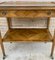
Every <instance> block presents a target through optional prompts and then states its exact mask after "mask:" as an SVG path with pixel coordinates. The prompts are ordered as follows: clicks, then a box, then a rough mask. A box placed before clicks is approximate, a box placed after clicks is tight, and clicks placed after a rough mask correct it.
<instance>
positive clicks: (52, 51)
mask: <svg viewBox="0 0 55 60" xmlns="http://www.w3.org/2000/svg"><path fill="white" fill-rule="evenodd" d="M54 47H55V31H54V37H53V42H52V50H51V55H50V56H51V58H52V59H53V53H54Z"/></svg>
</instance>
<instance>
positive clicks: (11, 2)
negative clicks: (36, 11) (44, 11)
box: [0, 1, 55, 6]
mask: <svg viewBox="0 0 55 60" xmlns="http://www.w3.org/2000/svg"><path fill="white" fill-rule="evenodd" d="M0 6H55V2H31V1H30V2H27V1H22V2H21V1H16V2H13V1H9V2H0Z"/></svg>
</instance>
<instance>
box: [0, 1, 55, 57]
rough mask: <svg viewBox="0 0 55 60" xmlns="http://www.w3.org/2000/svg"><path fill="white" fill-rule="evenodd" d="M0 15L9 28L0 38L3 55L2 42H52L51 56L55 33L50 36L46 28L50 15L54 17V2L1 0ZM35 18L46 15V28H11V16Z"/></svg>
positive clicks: (54, 44) (54, 43)
mask: <svg viewBox="0 0 55 60" xmlns="http://www.w3.org/2000/svg"><path fill="white" fill-rule="evenodd" d="M0 17H6V18H7V20H8V27H9V30H8V31H7V33H6V34H5V36H4V37H3V39H1V38H0V41H1V49H2V52H3V57H4V56H5V52H4V46H3V43H2V42H16V41H17V42H18V41H22V42H24V41H27V42H31V41H33V42H38V41H39V42H52V51H51V57H53V52H54V46H55V38H54V37H55V34H54V37H52V36H51V34H50V32H49V30H48V28H49V22H50V17H55V2H20V1H18V2H17V1H16V2H2V3H0ZM13 17H15V18H16V17H18V18H31V19H34V18H37V17H39V18H40V17H41V18H43V17H47V18H48V21H47V28H46V29H11V28H10V26H11V18H13Z"/></svg>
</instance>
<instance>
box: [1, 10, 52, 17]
mask: <svg viewBox="0 0 55 60" xmlns="http://www.w3.org/2000/svg"><path fill="white" fill-rule="evenodd" d="M51 15H53V14H52V11H36V10H35V11H34V10H17V11H0V16H1V17H18V18H36V17H50V16H51Z"/></svg>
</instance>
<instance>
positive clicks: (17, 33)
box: [3, 29, 52, 42]
mask: <svg viewBox="0 0 55 60" xmlns="http://www.w3.org/2000/svg"><path fill="white" fill-rule="evenodd" d="M51 39H52V36H51V34H50V33H49V31H48V30H47V29H10V30H8V31H7V33H6V34H5V36H4V38H3V41H7V42H9V41H13V42H14V41H42V42H43V41H51Z"/></svg>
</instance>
